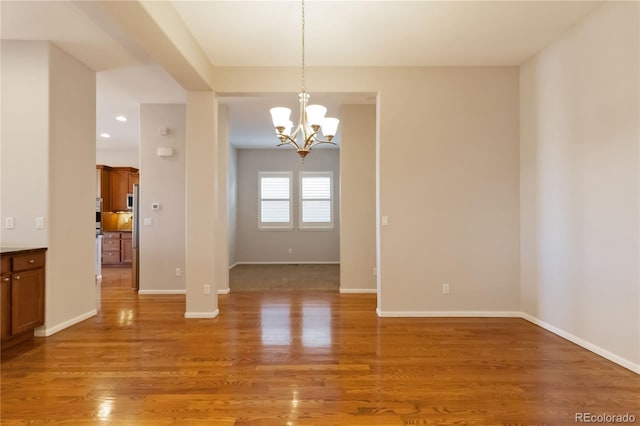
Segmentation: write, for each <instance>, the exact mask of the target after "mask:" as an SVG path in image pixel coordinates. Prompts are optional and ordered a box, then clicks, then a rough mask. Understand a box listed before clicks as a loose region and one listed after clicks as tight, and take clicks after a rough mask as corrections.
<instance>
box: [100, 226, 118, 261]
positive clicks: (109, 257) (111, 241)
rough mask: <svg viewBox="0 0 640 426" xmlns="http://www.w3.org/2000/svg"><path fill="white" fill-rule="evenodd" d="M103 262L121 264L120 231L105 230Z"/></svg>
mask: <svg viewBox="0 0 640 426" xmlns="http://www.w3.org/2000/svg"><path fill="white" fill-rule="evenodd" d="M102 264H103V265H119V264H120V233H119V232H105V233H104V234H103V236H102Z"/></svg>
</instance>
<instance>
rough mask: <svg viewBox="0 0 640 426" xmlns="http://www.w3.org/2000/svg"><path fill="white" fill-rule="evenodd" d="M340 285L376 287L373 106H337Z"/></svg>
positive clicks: (374, 123) (369, 288) (374, 132)
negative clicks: (340, 226)
mask: <svg viewBox="0 0 640 426" xmlns="http://www.w3.org/2000/svg"><path fill="white" fill-rule="evenodd" d="M340 126H341V130H340V137H341V144H340V204H341V209H340V223H341V225H342V228H341V231H340V253H341V254H340V289H341V290H342V291H344V290H354V291H356V290H375V289H376V277H375V275H374V273H373V270H374V268H375V267H376V106H375V105H342V107H341V109H340Z"/></svg>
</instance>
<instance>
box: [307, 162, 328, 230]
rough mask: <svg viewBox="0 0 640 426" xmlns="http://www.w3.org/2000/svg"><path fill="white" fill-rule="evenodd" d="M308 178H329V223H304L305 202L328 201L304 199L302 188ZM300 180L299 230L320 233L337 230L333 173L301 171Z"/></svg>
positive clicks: (324, 199)
mask: <svg viewBox="0 0 640 426" xmlns="http://www.w3.org/2000/svg"><path fill="white" fill-rule="evenodd" d="M306 177H310V178H312V177H328V178H329V219H330V220H329V222H304V221H303V220H302V218H303V210H302V209H303V207H302V206H303V204H304V202H305V201H327V199H326V198H310V199H306V200H305V199H304V197H303V191H302V186H303V182H304V178H306ZM298 180H299V181H300V182H299V192H298V198H299V200H298V229H301V230H318V231H331V230H333V229H334V228H335V218H334V205H335V203H334V199H335V191H334V185H335V182H334V179H333V171H300V172H298Z"/></svg>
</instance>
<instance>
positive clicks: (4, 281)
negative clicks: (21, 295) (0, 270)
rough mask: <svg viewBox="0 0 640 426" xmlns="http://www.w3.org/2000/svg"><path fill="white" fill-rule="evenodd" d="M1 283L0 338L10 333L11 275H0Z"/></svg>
mask: <svg viewBox="0 0 640 426" xmlns="http://www.w3.org/2000/svg"><path fill="white" fill-rule="evenodd" d="M0 285H2V296H1V297H2V300H1V303H2V316H1V318H0V321H2V322H1V323H0V330H1V331H2V333H1V334H2V337H1V338H2V339H4V338H5V337H7V336H9V335H11V275H9V274H5V275H2V278H1V280H0Z"/></svg>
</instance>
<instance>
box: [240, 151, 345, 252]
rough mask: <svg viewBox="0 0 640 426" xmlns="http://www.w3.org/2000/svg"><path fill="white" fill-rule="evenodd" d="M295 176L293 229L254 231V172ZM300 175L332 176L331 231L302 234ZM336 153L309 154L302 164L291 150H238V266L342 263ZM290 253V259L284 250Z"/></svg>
mask: <svg viewBox="0 0 640 426" xmlns="http://www.w3.org/2000/svg"><path fill="white" fill-rule="evenodd" d="M286 171H290V172H293V175H292V198H291V201H292V205H293V209H292V218H293V229H286V230H259V229H258V196H259V195H258V194H259V188H258V172H286ZM301 171H330V172H333V191H334V195H335V197H334V203H333V209H334V213H333V217H334V228H333V229H330V230H300V229H299V228H298V224H299V205H298V203H299V200H300V197H299V193H300V180H299V172H301ZM339 184H340V152H339V151H338V150H337V149H316V150H313V151H312V152H311V153H310V154H309V155H308V156H307V158H306V159H305V160H304V164H302V163H301V162H300V157H299V156H298V154H297V153H296V152H295V150H293V149H291V148H288V147H283V148H280V149H239V150H238V229H237V234H236V235H237V241H236V258H237V261H238V262H247V263H252V262H300V263H305V262H339V261H340V197H339V195H338V194H339V188H340V186H339ZM289 249H291V250H292V253H289V252H288V250H289Z"/></svg>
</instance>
